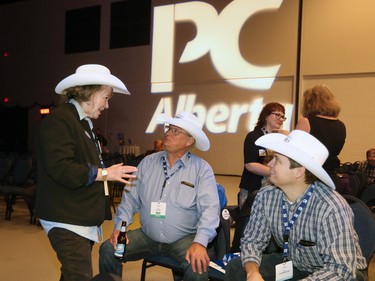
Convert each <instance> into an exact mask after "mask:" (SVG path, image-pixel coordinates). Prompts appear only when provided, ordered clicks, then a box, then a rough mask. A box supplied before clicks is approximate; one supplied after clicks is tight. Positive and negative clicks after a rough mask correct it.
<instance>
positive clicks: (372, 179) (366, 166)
mask: <svg viewBox="0 0 375 281" xmlns="http://www.w3.org/2000/svg"><path fill="white" fill-rule="evenodd" d="M361 169H362V171H363V172H364V174H365V175H366V181H365V188H366V187H368V186H369V185H371V184H375V148H370V149H369V150H367V151H366V160H365V161H363V162H362V163H361Z"/></svg>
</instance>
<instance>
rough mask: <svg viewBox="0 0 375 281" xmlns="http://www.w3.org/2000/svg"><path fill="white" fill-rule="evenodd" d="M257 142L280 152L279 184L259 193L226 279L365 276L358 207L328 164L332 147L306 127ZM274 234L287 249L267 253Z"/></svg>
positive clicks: (273, 165)
mask: <svg viewBox="0 0 375 281" xmlns="http://www.w3.org/2000/svg"><path fill="white" fill-rule="evenodd" d="M256 144H257V145H259V146H262V147H265V148H267V149H271V150H273V152H274V158H273V159H272V160H271V161H270V162H269V163H268V165H269V167H270V169H271V174H270V181H271V182H272V183H273V184H274V186H268V187H264V188H262V189H260V191H259V192H258V194H257V196H256V197H255V200H254V204H253V208H252V210H251V215H250V220H249V222H248V224H247V226H246V229H245V232H244V236H243V238H242V240H241V258H237V259H235V260H232V261H230V262H229V263H228V266H227V272H226V276H225V280H228V281H229V280H230V281H235V280H248V281H250V280H266V281H267V280H272V281H274V280H301V279H303V280H356V279H355V276H357V277H359V275H361V276H362V277H364V276H363V272H362V271H361V270H364V269H365V268H366V267H367V265H366V259H365V258H364V257H363V256H362V252H361V249H360V246H359V241H358V236H357V234H356V232H355V230H354V226H353V215H352V210H351V208H350V206H349V205H348V203H347V202H346V200H345V199H344V198H343V197H341V195H339V194H338V193H337V192H336V191H335V190H334V189H335V185H334V183H333V182H332V179H331V177H330V176H329V175H328V174H327V172H326V171H325V170H324V169H323V168H322V165H323V163H324V162H325V160H326V159H327V156H328V150H327V149H326V147H325V146H324V145H323V144H322V143H321V142H320V141H318V140H317V139H316V138H315V137H313V136H312V135H310V134H309V133H306V132H304V131H301V130H294V131H292V132H291V133H290V134H289V135H287V136H286V135H283V134H279V133H275V134H269V135H265V136H262V137H260V138H259V139H258V140H257V141H256ZM271 237H273V238H274V240H275V241H276V243H277V245H278V246H279V247H280V249H281V251H279V252H273V253H269V254H264V253H263V252H264V250H265V249H266V247H267V246H268V243H269V241H270V239H271ZM304 278H306V279H304ZM357 280H366V278H364V279H357Z"/></svg>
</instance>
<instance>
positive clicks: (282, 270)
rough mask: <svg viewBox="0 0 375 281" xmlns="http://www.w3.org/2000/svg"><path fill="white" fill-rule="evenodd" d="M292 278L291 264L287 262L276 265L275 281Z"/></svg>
mask: <svg viewBox="0 0 375 281" xmlns="http://www.w3.org/2000/svg"><path fill="white" fill-rule="evenodd" d="M291 278H293V263H292V261H287V262H283V263H280V264H278V265H276V281H284V280H288V279H291Z"/></svg>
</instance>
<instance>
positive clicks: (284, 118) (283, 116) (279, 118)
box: [271, 112, 286, 122]
mask: <svg viewBox="0 0 375 281" xmlns="http://www.w3.org/2000/svg"><path fill="white" fill-rule="evenodd" d="M271 114H273V115H275V116H276V118H277V119H278V120H280V121H283V122H284V121H285V120H286V117H285V115H282V114H280V113H277V112H272V113H271Z"/></svg>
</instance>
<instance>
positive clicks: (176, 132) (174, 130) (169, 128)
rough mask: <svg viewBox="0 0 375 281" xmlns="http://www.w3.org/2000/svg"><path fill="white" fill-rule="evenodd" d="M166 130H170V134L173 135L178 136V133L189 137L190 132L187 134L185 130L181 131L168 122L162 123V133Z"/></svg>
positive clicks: (166, 131)
mask: <svg viewBox="0 0 375 281" xmlns="http://www.w3.org/2000/svg"><path fill="white" fill-rule="evenodd" d="M168 132H171V133H172V135H174V136H178V135H179V134H184V135H187V136H189V137H190V134H188V133H187V132H184V131H181V130H179V129H177V128H176V127H174V126H171V125H169V124H165V125H164V134H166V133H168Z"/></svg>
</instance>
